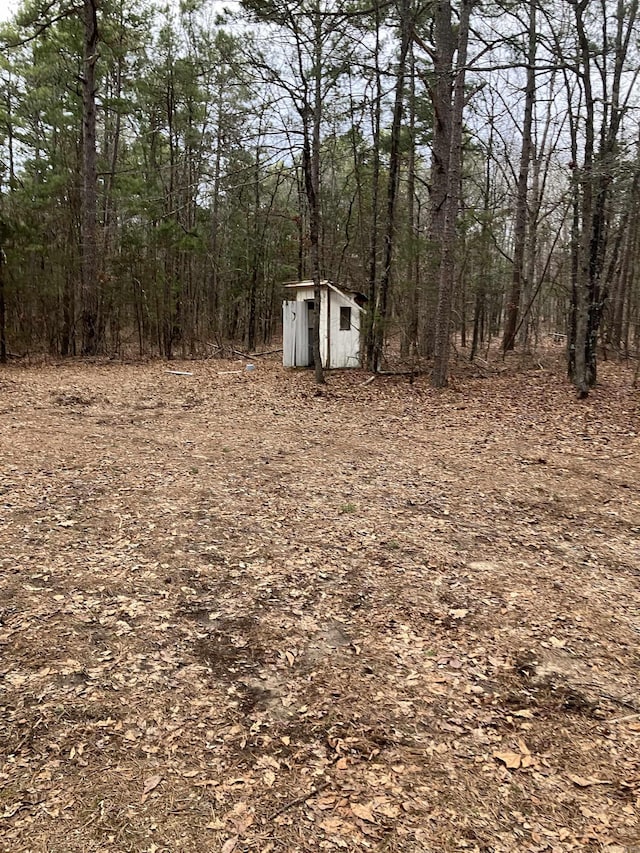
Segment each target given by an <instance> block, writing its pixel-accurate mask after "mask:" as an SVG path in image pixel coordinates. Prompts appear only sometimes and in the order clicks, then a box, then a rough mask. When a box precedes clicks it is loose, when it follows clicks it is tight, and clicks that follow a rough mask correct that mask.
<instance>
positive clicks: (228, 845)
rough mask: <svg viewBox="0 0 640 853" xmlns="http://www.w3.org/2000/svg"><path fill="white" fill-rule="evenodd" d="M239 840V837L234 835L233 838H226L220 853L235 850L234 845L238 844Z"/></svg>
mask: <svg viewBox="0 0 640 853" xmlns="http://www.w3.org/2000/svg"><path fill="white" fill-rule="evenodd" d="M239 839H240V836H239V835H234V836H233V838H228V839H227V840H226V841H225V842H224V844H223V845H222V850H221V851H220V853H231V851H232V850H235V849H236V845H237V844H238V840H239Z"/></svg>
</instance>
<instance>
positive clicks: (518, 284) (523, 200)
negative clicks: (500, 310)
mask: <svg viewBox="0 0 640 853" xmlns="http://www.w3.org/2000/svg"><path fill="white" fill-rule="evenodd" d="M536 8H537V0H531V2H530V3H529V44H528V48H527V84H526V89H525V103H524V115H523V118H522V149H521V151H520V168H519V171H518V186H517V190H516V215H515V222H514V229H513V230H514V247H513V272H512V278H511V289H510V291H509V299H508V301H507V317H506V322H505V327H504V336H503V339H502V350H503V352H508V351H509V350H512V349H513V347H514V344H515V339H516V329H517V328H518V312H519V308H520V296H521V293H522V286H523V275H524V256H525V246H526V239H527V201H528V196H529V193H528V182H529V165H530V163H531V150H532V144H531V128H532V125H533V104H534V100H535V91H536V73H535V61H536V42H537V34H536Z"/></svg>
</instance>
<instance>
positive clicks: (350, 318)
mask: <svg viewBox="0 0 640 853" xmlns="http://www.w3.org/2000/svg"><path fill="white" fill-rule="evenodd" d="M285 289H286V290H287V292H288V293H287V297H288V298H286V299H285V300H284V303H283V306H282V321H283V322H282V347H283V359H282V361H283V364H284V366H285V367H311V366H312V365H313V312H314V299H313V281H299V282H296V283H294V284H287V285H285ZM289 294H291V295H290V297H289ZM366 301H367V298H366V296H364V295H363V294H362V293H358V292H356V291H353V290H352V291H346V290H340V289H339V288H338V287H336V286H335V284H333V283H332V282H330V281H322V282H320V356H321V358H322V366H323V367H326V368H331V367H360V327H361V325H362V323H361V320H362V312H363V311H364V308H363V305H364V303H365V302H366Z"/></svg>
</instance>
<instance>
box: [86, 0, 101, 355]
mask: <svg viewBox="0 0 640 853" xmlns="http://www.w3.org/2000/svg"><path fill="white" fill-rule="evenodd" d="M83 24H84V56H83V65H84V71H83V75H82V131H83V132H82V291H81V292H82V354H83V355H96V354H97V353H98V351H99V349H100V346H101V329H100V316H99V314H100V297H99V290H98V246H97V236H96V235H97V219H98V217H97V181H98V179H97V168H96V61H97V59H98V20H97V4H96V0H84V3H83Z"/></svg>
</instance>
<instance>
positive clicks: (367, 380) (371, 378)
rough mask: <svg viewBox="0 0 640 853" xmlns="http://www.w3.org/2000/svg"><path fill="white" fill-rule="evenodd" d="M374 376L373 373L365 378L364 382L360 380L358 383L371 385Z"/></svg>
mask: <svg viewBox="0 0 640 853" xmlns="http://www.w3.org/2000/svg"><path fill="white" fill-rule="evenodd" d="M375 378H376V377H375V375H374V376H370V377H369V378H368V379H365V380H364V382H361V383H360V384H361V385H371V383H372V382H373V381H374V379H375Z"/></svg>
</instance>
